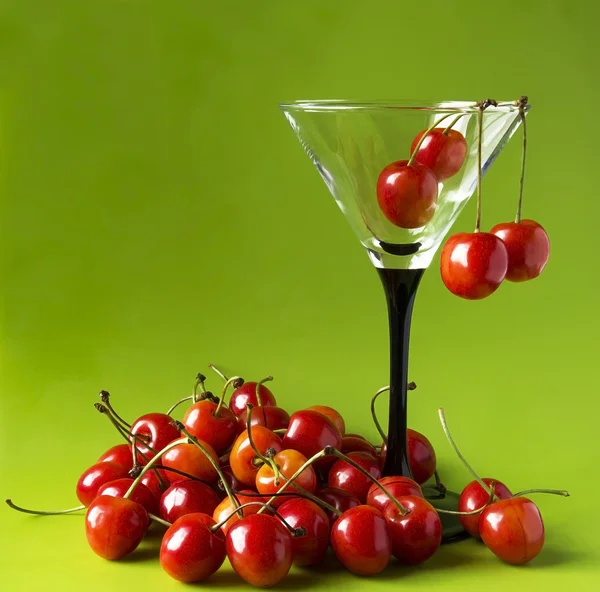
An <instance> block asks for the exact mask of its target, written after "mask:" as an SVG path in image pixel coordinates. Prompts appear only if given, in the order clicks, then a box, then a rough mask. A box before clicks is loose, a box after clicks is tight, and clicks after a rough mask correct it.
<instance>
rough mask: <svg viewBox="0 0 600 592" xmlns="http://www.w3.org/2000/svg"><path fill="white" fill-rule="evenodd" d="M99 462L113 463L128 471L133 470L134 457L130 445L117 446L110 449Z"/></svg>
mask: <svg viewBox="0 0 600 592" xmlns="http://www.w3.org/2000/svg"><path fill="white" fill-rule="evenodd" d="M97 462H112V463H115V464H117V465H121V466H123V467H125V468H126V469H127V470H128V471H131V469H133V455H132V454H131V446H130V445H129V444H117V445H116V446H113V447H112V448H109V449H108V450H107V451H106V452H105V453H104V454H103V455H102V456H101V457H100V458H99V459H98V461H97Z"/></svg>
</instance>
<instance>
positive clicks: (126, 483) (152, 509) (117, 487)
mask: <svg viewBox="0 0 600 592" xmlns="http://www.w3.org/2000/svg"><path fill="white" fill-rule="evenodd" d="M132 483H133V479H131V478H130V477H129V478H123V479H116V480H115V481H109V482H108V483H105V484H104V485H102V486H101V487H100V488H99V489H98V496H101V495H108V496H112V497H124V496H125V494H126V493H127V491H128V490H129V488H130V487H131V484H132ZM130 499H131V500H132V501H134V502H137V503H138V504H140V505H141V506H143V507H144V509H145V510H146V512H149V513H150V514H158V502H157V501H156V498H155V497H154V494H153V493H152V492H151V491H150V489H148V488H147V487H146V486H145V485H144V484H143V483H138V484H137V485H136V487H135V489H134V490H133V492H132V494H131V496H130Z"/></svg>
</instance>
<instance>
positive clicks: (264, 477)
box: [256, 450, 317, 507]
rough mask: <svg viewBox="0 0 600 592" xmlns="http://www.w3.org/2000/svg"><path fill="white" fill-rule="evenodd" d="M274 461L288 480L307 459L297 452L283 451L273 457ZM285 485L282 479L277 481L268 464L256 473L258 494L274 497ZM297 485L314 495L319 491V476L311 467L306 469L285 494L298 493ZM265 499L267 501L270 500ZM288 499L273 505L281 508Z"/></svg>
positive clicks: (281, 499)
mask: <svg viewBox="0 0 600 592" xmlns="http://www.w3.org/2000/svg"><path fill="white" fill-rule="evenodd" d="M273 460H274V461H275V463H276V464H277V466H278V467H279V472H280V474H281V475H283V476H284V477H286V478H287V479H290V478H291V477H292V476H293V475H294V473H295V472H296V471H297V470H298V469H300V467H301V466H302V465H303V464H304V463H305V462H306V460H307V459H306V457H305V456H304V455H303V454H302V453H300V452H297V451H296V450H282V451H281V452H279V453H277V454H276V455H275V456H274V457H273ZM284 483H285V480H284V479H282V478H281V477H280V478H279V482H277V481H276V480H275V473H274V472H273V468H272V467H271V466H270V465H268V464H264V465H263V466H262V467H260V469H259V470H258V473H256V491H258V493H263V494H270V495H272V494H274V493H277V491H278V490H279V488H280V487H282V486H283V484H284ZM296 485H297V486H298V487H301V488H302V489H304V490H306V491H308V492H309V493H314V491H315V490H316V489H317V476H316V475H315V471H314V469H313V468H312V467H311V466H308V467H306V468H305V469H304V470H303V471H302V472H301V473H300V474H299V475H298V477H297V478H296V479H294V482H293V483H292V485H290V486H289V487H288V488H287V489H286V490H285V492H286V493H293V492H294V491H298V490H297V489H296V487H295V486H296ZM264 499H265V501H267V499H268V498H264ZM287 499H289V498H285V497H280V498H277V499H276V500H275V501H274V502H273V504H272V505H273V506H275V507H277V506H280V505H281V504H283V503H284V502H285V501H286V500H287Z"/></svg>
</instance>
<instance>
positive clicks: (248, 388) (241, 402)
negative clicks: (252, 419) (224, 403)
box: [229, 382, 277, 417]
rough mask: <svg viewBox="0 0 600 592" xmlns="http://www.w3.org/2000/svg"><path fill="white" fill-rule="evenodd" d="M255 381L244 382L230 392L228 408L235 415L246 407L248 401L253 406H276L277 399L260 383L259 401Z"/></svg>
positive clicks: (242, 411)
mask: <svg viewBox="0 0 600 592" xmlns="http://www.w3.org/2000/svg"><path fill="white" fill-rule="evenodd" d="M256 384H257V383H256V382H245V383H244V384H243V385H242V386H240V387H239V388H236V389H235V390H234V391H233V393H232V394H231V400H230V401H229V409H231V411H232V412H233V414H234V415H235V416H236V417H239V416H240V415H241V414H242V413H244V411H246V409H247V407H246V406H247V405H248V403H250V404H251V405H254V406H255V407H262V406H264V407H269V406H273V407H276V406H277V401H276V400H275V397H274V396H273V393H272V392H271V391H270V390H269V389H268V388H267V387H266V386H265V385H264V384H261V385H260V387H259V389H258V392H259V395H260V403H259V401H258V399H257V398H256Z"/></svg>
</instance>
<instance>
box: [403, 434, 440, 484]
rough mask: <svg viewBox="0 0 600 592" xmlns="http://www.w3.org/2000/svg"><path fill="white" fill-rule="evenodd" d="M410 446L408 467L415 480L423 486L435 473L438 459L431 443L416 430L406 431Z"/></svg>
mask: <svg viewBox="0 0 600 592" xmlns="http://www.w3.org/2000/svg"><path fill="white" fill-rule="evenodd" d="M406 440H407V445H408V465H409V467H410V472H411V473H412V476H413V479H414V480H415V481H416V482H417V483H418V484H419V485H421V484H423V483H425V482H426V481H428V480H429V479H431V477H433V474H434V473H435V469H436V457H435V450H434V449H433V446H432V445H431V442H430V441H429V440H428V439H427V438H426V437H425V436H424V435H423V434H421V433H420V432H417V431H416V430H411V429H408V430H406Z"/></svg>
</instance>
